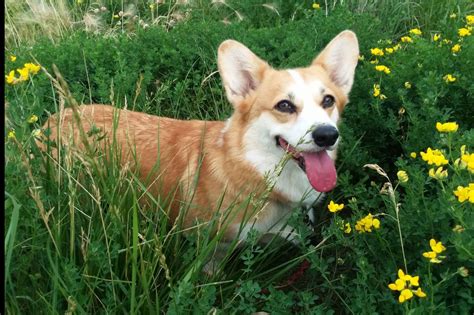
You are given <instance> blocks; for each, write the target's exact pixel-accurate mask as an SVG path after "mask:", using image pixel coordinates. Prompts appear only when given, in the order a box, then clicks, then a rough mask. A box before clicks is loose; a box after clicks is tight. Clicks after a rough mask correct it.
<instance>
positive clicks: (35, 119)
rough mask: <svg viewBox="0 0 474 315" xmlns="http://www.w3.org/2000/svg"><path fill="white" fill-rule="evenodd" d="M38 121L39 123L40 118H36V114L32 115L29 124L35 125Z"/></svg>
mask: <svg viewBox="0 0 474 315" xmlns="http://www.w3.org/2000/svg"><path fill="white" fill-rule="evenodd" d="M37 121H38V116H36V115H34V114H33V115H31V116H30V118H28V123H29V124H34V123H35V122H37Z"/></svg>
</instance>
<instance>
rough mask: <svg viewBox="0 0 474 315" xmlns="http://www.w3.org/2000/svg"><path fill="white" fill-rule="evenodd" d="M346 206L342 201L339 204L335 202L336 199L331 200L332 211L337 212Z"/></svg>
mask: <svg viewBox="0 0 474 315" xmlns="http://www.w3.org/2000/svg"><path fill="white" fill-rule="evenodd" d="M343 208H344V204H343V203H341V204H337V203H334V201H332V200H331V202H330V203H329V205H328V209H329V211H330V212H332V213H336V212H338V211H341V210H342V209H343Z"/></svg>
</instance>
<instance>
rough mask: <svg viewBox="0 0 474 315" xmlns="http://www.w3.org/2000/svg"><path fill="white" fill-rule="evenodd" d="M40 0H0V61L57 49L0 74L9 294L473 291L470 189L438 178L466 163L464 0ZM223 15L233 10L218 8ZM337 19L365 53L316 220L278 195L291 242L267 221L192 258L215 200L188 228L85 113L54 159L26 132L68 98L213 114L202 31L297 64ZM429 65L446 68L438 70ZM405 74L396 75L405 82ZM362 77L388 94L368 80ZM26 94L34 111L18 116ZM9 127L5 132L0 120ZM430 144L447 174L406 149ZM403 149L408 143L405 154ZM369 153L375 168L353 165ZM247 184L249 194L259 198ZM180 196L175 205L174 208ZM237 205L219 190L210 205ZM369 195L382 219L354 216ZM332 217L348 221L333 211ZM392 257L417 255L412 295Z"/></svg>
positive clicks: (328, 302)
mask: <svg viewBox="0 0 474 315" xmlns="http://www.w3.org/2000/svg"><path fill="white" fill-rule="evenodd" d="M43 4H44V5H45V7H44V9H45V11H46V12H45V13H41V14H38V13H37V12H39V11H35V10H37V4H35V3H33V2H15V3H13V2H8V1H7V3H6V7H5V8H6V19H5V26H6V29H7V35H6V48H5V49H6V52H7V56H8V55H10V54H15V55H18V59H19V60H18V61H16V63H14V62H10V61H8V60H7V61H6V68H7V69H15V67H18V64H22V63H24V62H30V61H33V60H34V59H33V58H35V59H37V60H38V62H40V63H41V64H42V65H43V66H44V70H46V71H50V72H53V66H52V64H57V65H58V66H59V69H60V71H61V72H62V76H64V78H65V80H62V79H61V75H60V74H59V71H56V72H55V74H54V75H52V76H48V75H47V74H46V73H44V72H42V73H39V74H37V75H35V76H32V77H31V78H30V79H29V80H28V81H27V82H22V83H19V84H17V85H14V86H7V87H6V103H8V108H7V115H8V116H7V119H8V121H7V122H6V129H5V131H6V134H7V136H6V143H5V152H6V153H5V156H6V163H5V172H6V175H7V177H6V178H7V180H6V188H5V219H6V220H5V236H4V239H5V268H6V270H5V282H4V286H5V298H6V310H7V313H10V314H20V313H32V312H35V313H36V312H39V313H68V314H72V313H153V314H155V313H170V314H183V313H196V314H201V313H204V314H207V313H219V314H227V313H231V314H234V313H239V314H240V313H253V312H257V311H262V310H263V311H267V312H270V313H272V314H273V313H275V314H288V313H303V314H322V313H324V314H326V313H344V314H345V313H352V314H353V313H357V314H359V313H422V314H430V313H431V314H432V313H434V312H441V313H448V312H453V313H459V314H464V313H466V314H467V313H469V312H471V311H472V309H473V307H474V301H473V300H472V294H471V292H472V287H473V281H472V277H471V276H469V272H470V271H471V270H472V268H474V265H473V264H472V261H473V260H474V256H473V255H474V244H473V239H474V238H473V236H474V234H473V233H474V232H473V231H474V217H473V215H472V213H473V212H472V203H470V202H469V201H464V202H460V201H459V199H458V198H457V197H456V196H455V195H454V194H453V191H455V190H456V189H458V187H466V186H468V184H469V183H471V182H472V173H471V172H469V171H468V170H467V169H466V168H467V166H464V168H462V163H461V162H460V161H459V160H458V162H457V164H456V160H457V159H458V158H459V159H461V158H462V156H464V155H466V152H472V151H473V150H474V148H473V145H472V144H473V143H474V132H473V130H472V123H473V121H472V115H470V114H469V113H471V112H472V106H470V104H472V101H473V99H472V95H474V93H473V91H474V86H473V85H472V82H474V78H473V76H472V73H474V68H473V67H474V65H473V64H472V61H470V59H472V57H470V56H472V52H474V44H473V41H472V37H466V38H463V39H459V38H458V36H457V29H458V28H459V27H462V26H463V25H464V23H465V21H464V16H465V15H467V14H469V13H471V14H472V10H473V7H472V4H471V3H469V2H464V1H447V2H445V5H444V6H440V5H438V4H437V3H435V2H433V1H426V0H425V1H384V2H382V1H375V0H374V1H328V5H327V7H326V6H324V5H323V3H322V2H321V5H322V10H320V11H316V10H313V9H311V4H312V2H311V1H301V2H296V1H295V2H292V1H276V2H274V3H272V4H268V3H264V2H261V3H260V2H258V3H256V2H254V1H226V2H224V3H221V4H218V3H211V2H209V1H194V2H189V3H181V2H180V3H177V2H169V3H166V4H159V5H157V6H156V7H153V9H152V10H151V9H150V7H149V5H150V3H148V2H145V1H136V2H134V7H133V9H132V8H130V9H127V4H126V3H123V2H118V1H106V2H104V3H101V5H102V4H103V5H104V6H105V7H106V8H107V11H103V12H101V11H100V6H101V5H99V3H95V2H88V1H85V2H83V3H80V4H79V3H78V2H77V1H76V2H65V1H61V0H57V1H52V0H51V1H49V2H43ZM264 5H266V6H264ZM95 9H99V13H94V12H95V11H94V10H95ZM120 11H123V14H122V16H120V18H114V17H113V15H115V14H117V15H118V13H119V12H120ZM132 12H133V13H132ZM349 12H356V13H355V14H349ZM453 13H456V15H457V17H456V18H452V17H450V16H451V15H452V14H453ZM88 14H90V15H96V16H97V17H99V19H100V23H99V24H97V25H100V27H97V28H94V27H92V26H91V27H90V29H87V28H88V26H87V25H86V23H85V20H87V15H88ZM135 15H136V16H137V18H135V19H134V16H135ZM223 20H224V21H225V22H226V23H228V22H230V23H231V24H230V25H228V26H227V27H223V26H222V25H223V24H221V22H220V21H223ZM81 21H82V22H81ZM89 22H90V21H89ZM119 22H120V23H119ZM91 23H95V22H91ZM145 25H147V26H145ZM415 26H419V27H421V28H422V30H423V32H424V34H423V36H422V37H420V38H417V37H414V38H415V42H414V43H413V44H412V45H406V46H403V48H402V49H400V51H399V52H398V53H396V54H393V55H390V56H388V55H386V56H385V57H383V58H379V59H380V62H381V63H383V64H385V65H387V66H389V67H390V68H391V69H392V75H385V74H383V73H378V72H375V71H374V70H373V64H371V63H370V61H373V56H371V55H370V48H373V47H376V46H377V47H381V48H384V47H389V46H391V45H393V44H394V41H397V42H398V39H399V38H400V37H401V36H402V35H407V31H408V30H409V29H411V28H412V27H415ZM347 27H351V28H354V29H355V30H356V31H357V33H358V36H359V40H360V43H361V52H362V54H363V55H364V57H365V60H364V61H361V62H360V64H359V66H358V70H357V78H356V84H355V86H354V89H353V92H352V94H351V103H350V104H349V105H348V108H347V111H346V113H345V115H344V121H343V125H342V126H341V129H342V132H343V138H344V139H345V142H344V143H342V147H341V150H340V152H341V155H340V158H339V160H338V173H339V182H338V188H337V189H336V190H335V191H334V192H333V193H331V194H330V195H329V196H328V199H327V200H326V201H323V202H322V203H321V204H320V205H319V206H318V207H317V208H316V210H315V216H316V222H317V223H316V226H315V227H314V228H310V227H308V225H306V224H305V222H304V219H305V218H304V213H303V211H302V209H299V208H298V209H295V211H294V213H293V215H292V217H291V218H289V219H288V224H290V225H291V226H293V227H295V228H296V231H297V232H298V235H299V236H298V238H299V239H300V244H299V245H297V246H293V245H291V244H288V242H286V241H284V240H282V239H280V238H278V237H275V238H271V239H270V240H269V242H267V243H260V242H258V238H259V235H258V234H257V233H256V232H255V231H253V232H251V233H250V234H249V238H248V240H247V241H246V242H245V243H239V242H237V241H236V242H234V243H232V244H230V246H229V248H228V250H227V252H226V255H225V256H226V257H225V258H224V260H223V262H222V263H221V264H219V265H218V266H217V267H216V268H217V272H216V273H214V274H213V275H209V274H206V273H203V272H202V269H203V268H204V266H205V264H206V262H207V258H208V257H209V256H210V255H212V254H213V253H214V252H215V250H216V248H217V247H218V246H219V245H218V244H219V240H220V239H221V237H222V233H221V231H222V229H219V228H217V227H218V226H219V225H221V226H222V224H224V225H225V224H226V222H229V221H225V220H224V222H221V221H220V220H219V219H220V218H219V217H215V218H213V219H212V220H210V221H209V222H196V224H195V226H193V227H192V228H188V229H185V228H183V227H182V224H181V223H180V222H179V220H178V222H170V220H169V219H168V218H167V213H168V212H169V200H170V198H169V196H154V195H151V194H150V193H149V192H148V191H147V190H146V183H144V182H142V181H140V180H139V179H138V175H137V173H136V172H134V171H133V169H131V168H128V167H123V166H121V165H120V164H119V162H118V161H119V160H120V155H119V150H117V148H115V147H114V146H113V145H112V146H111V147H110V148H109V150H104V151H100V150H98V151H96V149H97V148H96V146H97V145H98V144H100V141H101V140H100V139H101V134H100V133H96V134H90V135H85V136H84V138H83V142H84V145H85V146H86V147H88V149H87V150H80V149H74V148H72V147H69V148H62V149H61V150H59V151H58V152H59V156H58V158H57V159H53V158H52V154H53V153H52V151H49V152H47V153H44V152H41V151H39V150H38V148H37V147H36V145H35V141H34V136H32V131H34V130H36V129H37V128H39V127H40V126H41V124H42V123H43V122H44V121H45V120H46V118H47V117H48V116H49V114H50V113H55V112H58V111H59V110H60V109H62V108H64V107H74V106H77V104H78V103H82V102H84V103H89V102H91V101H93V102H103V103H111V104H113V105H114V106H117V107H124V106H127V107H128V108H133V109H136V110H139V111H143V112H148V113H152V114H157V115H164V116H171V117H178V118H183V119H189V118H197V119H225V118H227V117H228V116H229V114H230V111H231V108H230V106H229V105H228V104H227V102H226V100H225V96H224V93H223V91H222V88H221V85H220V80H219V78H218V77H217V74H216V73H215V70H216V66H215V61H214V58H215V55H214V54H215V52H214V51H215V46H216V45H217V44H218V43H219V42H220V41H222V40H223V39H225V38H227V37H234V38H237V39H239V40H241V41H243V42H245V43H247V44H248V45H250V47H251V48H252V49H255V50H256V51H257V52H258V53H259V54H260V55H262V56H263V57H266V58H267V59H268V60H270V61H271V62H272V64H276V65H281V66H296V65H298V66H299V65H302V64H304V63H305V62H309V61H310V60H311V59H310V58H312V57H313V56H314V53H315V51H317V50H318V49H320V48H321V46H322V45H323V44H325V43H326V42H327V40H329V39H330V38H331V36H332V35H334V34H335V32H337V31H339V30H340V29H344V28H347ZM160 30H162V31H160ZM307 31H309V33H308V32H307ZM437 32H441V33H442V39H448V38H449V39H451V40H452V41H453V43H452V44H454V42H455V41H456V40H457V41H458V42H459V43H460V44H461V45H462V49H461V52H460V53H458V54H457V55H453V54H452V53H451V46H452V44H444V43H442V42H440V43H439V44H438V43H436V42H433V40H432V39H431V35H432V34H434V33H437ZM91 33H95V34H91ZM309 34H311V36H314V38H313V39H311V40H309V39H308V38H309ZM137 46H138V47H137ZM156 47H159V49H157V48H156ZM176 47H179V49H178V50H179V53H176V50H177V49H176ZM295 47H297V48H298V49H295ZM447 73H451V74H453V75H455V76H456V77H457V78H458V79H457V81H456V82H455V83H452V84H447V83H446V82H444V80H443V79H442V78H443V76H444V75H446V74H447ZM7 74H8V71H7ZM405 82H411V84H412V86H413V87H412V88H411V89H407V88H405V87H404V83H405ZM375 83H377V84H380V87H381V91H382V92H381V93H384V94H385V95H386V96H387V99H386V100H381V99H380V98H377V97H374V96H373V84H375ZM402 109H403V110H402ZM33 113H35V114H37V115H38V116H39V121H37V122H33V123H28V122H27V120H28V119H29V118H30V117H31V114H33ZM448 120H455V121H457V122H458V123H459V125H460V128H459V131H458V132H457V133H450V134H443V133H441V134H440V133H438V132H436V129H435V128H434V125H435V122H436V121H442V122H444V121H448ZM361 126H363V128H361ZM11 130H14V131H15V137H9V136H8V134H9V131H11ZM463 144H464V145H466V147H465V149H464V153H463V152H461V151H460V148H461V145H463ZM428 146H430V147H432V148H439V149H440V150H441V151H442V153H443V154H444V155H445V157H446V158H447V160H449V164H447V165H444V166H443V167H444V168H445V169H446V170H448V171H449V176H448V178H447V179H443V180H437V179H434V178H432V177H429V176H428V170H429V169H430V168H431V167H433V166H432V165H427V163H426V161H424V160H422V159H421V158H420V157H419V152H421V151H426V149H427V147H428ZM50 149H51V150H52V149H54V147H51V148H50ZM412 151H413V152H417V154H418V157H417V158H415V159H414V158H411V157H410V152H412ZM463 154H464V155H463ZM375 163H378V164H379V165H381V166H383V169H381V168H379V167H377V166H372V167H373V168H375V171H377V172H375V171H373V170H370V169H367V168H365V169H364V168H363V165H366V164H375ZM398 170H405V171H406V172H407V173H408V175H409V180H408V182H406V183H403V182H401V181H400V180H397V179H396V178H397V176H396V172H397V171H398ZM377 173H378V174H377ZM380 175H382V176H380ZM387 183H389V184H387ZM387 193H388V194H387ZM143 199H147V201H148V204H147V205H146V206H145V205H144V203H143V202H142V200H143ZM329 200H334V201H336V202H338V203H344V204H345V207H344V210H343V211H341V212H339V213H336V214H330V213H329V212H328V211H326V204H327V203H328V201H329ZM247 201H248V203H250V202H255V203H256V206H255V208H254V209H253V210H254V211H258V210H259V206H258V205H260V204H262V203H263V202H264V201H265V199H264V198H263V199H257V200H252V196H249V197H248V200H247ZM188 206H189V205H186V204H184V205H182V209H181V213H182V214H183V215H184V214H185V213H186V211H187V209H188ZM236 210H237V211H238V209H232V208H231V209H226V211H227V212H225V215H227V216H231V215H232V213H233V211H236ZM368 213H371V214H373V216H374V218H377V219H378V220H380V222H381V227H380V228H379V229H373V230H372V232H366V233H359V232H357V231H355V225H356V224H357V222H358V221H359V220H360V219H361V218H364V217H366V216H367V214H368ZM251 215H252V213H249V218H250V217H251ZM228 220H229V218H228ZM347 223H348V224H350V226H351V227H352V230H353V231H352V232H351V233H350V234H346V233H344V232H343V230H342V229H341V226H342V227H343V226H345V224H347ZM216 230H217V232H216ZM430 238H434V239H436V240H437V241H442V242H443V244H444V245H445V246H446V247H447V249H446V251H445V252H443V253H441V254H440V255H441V256H446V258H444V259H443V258H442V263H440V264H431V263H429V261H427V260H426V259H425V258H423V256H422V253H423V252H426V251H429V250H430V246H429V239H430ZM305 266H306V267H305ZM398 269H402V270H404V272H405V273H409V274H411V275H413V276H415V275H419V276H420V287H421V288H422V289H423V290H424V291H425V292H426V293H427V298H418V297H414V298H413V299H411V300H410V301H409V302H406V303H404V304H400V303H398V300H397V299H398V296H399V292H392V291H390V289H388V284H389V283H392V282H394V281H395V280H396V277H397V270H398ZM303 270H304V272H303Z"/></svg>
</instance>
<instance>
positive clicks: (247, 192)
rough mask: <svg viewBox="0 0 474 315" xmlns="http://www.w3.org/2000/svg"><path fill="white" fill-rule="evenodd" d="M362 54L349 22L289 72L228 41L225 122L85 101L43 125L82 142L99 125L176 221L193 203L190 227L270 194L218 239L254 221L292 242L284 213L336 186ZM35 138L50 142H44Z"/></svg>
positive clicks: (223, 51)
mask: <svg viewBox="0 0 474 315" xmlns="http://www.w3.org/2000/svg"><path fill="white" fill-rule="evenodd" d="M358 56H359V46H358V41H357V37H356V35H355V34H354V33H353V32H352V31H349V30H346V31H343V32H341V33H340V34H339V35H337V36H336V37H335V38H334V39H333V40H332V41H331V42H330V43H329V44H328V45H327V46H326V47H325V48H324V49H323V50H322V52H320V53H319V55H317V57H316V58H315V59H314V60H313V62H312V63H311V64H310V65H309V66H308V67H305V68H294V69H286V70H277V69H275V68H272V67H271V66H270V65H269V64H268V63H267V62H265V61H263V60H262V59H260V58H259V57H258V56H256V55H255V54H254V53H253V52H252V51H250V50H249V49H248V48H247V47H246V46H244V45H243V44H241V43H239V42H237V41H234V40H226V41H224V42H223V43H222V44H221V45H220V46H219V49H218V69H219V73H220V75H221V78H222V81H223V85H224V88H225V92H226V95H227V98H228V100H229V102H230V103H231V104H232V106H233V108H234V112H233V114H232V115H231V117H230V118H229V119H228V120H227V121H225V122H224V121H199V120H188V121H184V120H176V119H171V118H165V117H158V116H153V115H148V114H145V113H139V112H134V111H130V110H126V109H118V108H115V107H112V106H108V105H81V106H79V107H76V108H77V111H76V112H74V111H73V110H72V109H71V108H68V109H65V110H63V111H61V112H60V113H58V114H57V115H53V116H51V117H50V118H49V120H48V121H47V122H46V123H45V125H44V129H48V128H49V129H50V136H49V137H50V140H53V141H57V140H58V139H57V138H58V136H61V138H62V140H61V141H62V143H64V144H65V145H72V143H75V144H76V146H77V147H83V144H82V141H81V137H82V136H83V135H84V134H88V133H90V131H91V130H93V129H94V128H95V129H94V130H97V129H99V130H100V131H101V132H102V133H103V135H104V138H103V139H101V140H100V141H98V142H97V143H98V144H99V146H102V147H104V148H105V147H106V146H107V143H109V144H110V143H111V142H112V139H113V141H114V143H117V144H119V145H120V147H121V159H122V161H121V162H122V163H123V164H126V163H128V164H129V165H132V167H135V168H136V170H137V171H138V173H139V174H140V178H141V179H142V180H143V182H144V183H145V185H146V187H147V189H148V190H149V192H150V193H151V194H152V195H155V196H157V195H162V196H170V195H172V196H173V198H172V200H171V201H170V206H169V208H170V211H169V213H168V216H169V219H170V221H171V222H173V221H174V220H176V218H178V217H179V215H180V207H182V206H183V204H185V205H186V206H187V207H188V209H187V211H186V214H185V217H184V218H180V219H182V222H183V223H184V226H185V227H190V226H192V225H193V224H194V223H195V221H196V220H199V221H201V222H206V221H209V220H211V219H212V218H213V217H214V216H215V214H216V212H219V211H221V210H224V209H227V208H229V207H231V206H235V205H236V204H239V203H244V202H246V200H247V201H248V199H249V198H254V199H255V198H258V197H259V196H261V195H263V194H266V197H265V202H264V203H262V205H261V209H259V210H258V212H257V215H255V216H254V217H252V218H251V219H250V220H247V221H245V222H246V223H245V226H242V223H243V222H244V220H245V218H244V217H245V213H247V211H245V207H240V208H239V212H238V213H234V214H233V215H232V216H231V218H232V222H231V223H230V224H228V225H227V226H226V228H225V231H224V232H223V233H224V237H223V238H222V242H224V243H225V242H231V241H233V240H236V239H240V240H245V238H246V235H247V233H248V232H249V231H250V229H252V228H253V229H257V230H258V231H259V232H261V233H263V234H266V233H270V234H272V233H274V234H280V235H281V236H282V237H285V238H288V239H289V240H293V239H294V234H293V229H292V228H291V227H288V226H287V225H286V222H285V220H284V219H285V218H287V217H288V216H289V214H290V213H291V211H292V209H294V208H295V207H296V206H298V205H303V206H308V207H309V206H312V205H313V204H314V203H315V201H317V200H318V198H320V196H321V194H324V193H325V192H328V191H331V190H332V189H333V188H334V187H335V185H336V181H337V174H336V167H335V160H336V148H337V145H338V143H339V142H340V136H339V132H338V127H337V126H338V121H339V118H340V116H341V114H342V112H343V110H344V107H345V105H346V104H347V102H348V95H349V92H350V90H351V87H352V84H353V81H354V73H355V68H356V65H357V61H358ZM74 113H77V114H78V116H80V120H78V119H76V118H75V116H74ZM79 124H80V125H79ZM81 129H82V130H83V132H82V131H81ZM81 133H82V136H81ZM39 146H40V147H41V148H42V149H43V150H45V149H46V146H45V144H44V143H39ZM285 157H286V163H282V161H283V160H285ZM269 187H270V189H269ZM249 196H253V197H249ZM250 204H251V202H250V203H248V202H247V207H250Z"/></svg>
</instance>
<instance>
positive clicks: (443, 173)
mask: <svg viewBox="0 0 474 315" xmlns="http://www.w3.org/2000/svg"><path fill="white" fill-rule="evenodd" d="M428 174H429V176H430V177H431V178H434V179H437V180H443V179H445V178H446V177H448V170H443V167H442V166H440V167H438V169H437V170H436V171H435V170H434V168H430V170H429V172H428Z"/></svg>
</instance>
